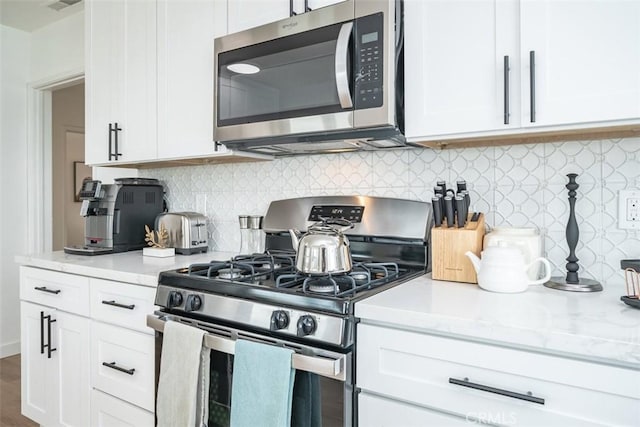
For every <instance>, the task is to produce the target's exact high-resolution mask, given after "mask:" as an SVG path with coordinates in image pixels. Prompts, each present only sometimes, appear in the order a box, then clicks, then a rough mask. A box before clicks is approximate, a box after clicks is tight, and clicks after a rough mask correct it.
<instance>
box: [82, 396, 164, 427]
mask: <svg viewBox="0 0 640 427" xmlns="http://www.w3.org/2000/svg"><path fill="white" fill-rule="evenodd" d="M91 425H92V426H93V427H114V426H118V427H153V426H154V425H155V417H154V416H153V413H151V412H148V411H145V410H144V409H142V408H138V407H137V406H134V405H132V404H130V403H127V402H125V401H123V400H120V399H116V398H115V397H113V396H109V395H108V394H105V393H102V392H100V391H98V390H92V391H91Z"/></svg>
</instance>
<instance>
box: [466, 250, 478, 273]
mask: <svg viewBox="0 0 640 427" xmlns="http://www.w3.org/2000/svg"><path fill="white" fill-rule="evenodd" d="M465 255H466V256H467V258H469V260H470V261H471V264H473V268H474V269H475V270H476V274H478V272H479V271H480V258H478V256H477V255H476V254H474V253H473V252H471V251H467V252H465Z"/></svg>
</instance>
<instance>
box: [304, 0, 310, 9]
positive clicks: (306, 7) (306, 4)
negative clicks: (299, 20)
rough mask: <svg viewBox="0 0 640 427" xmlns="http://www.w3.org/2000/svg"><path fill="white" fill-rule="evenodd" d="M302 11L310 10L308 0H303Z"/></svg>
mask: <svg viewBox="0 0 640 427" xmlns="http://www.w3.org/2000/svg"><path fill="white" fill-rule="evenodd" d="M304 11H305V12H311V8H310V7H309V0H304Z"/></svg>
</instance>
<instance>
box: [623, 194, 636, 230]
mask: <svg viewBox="0 0 640 427" xmlns="http://www.w3.org/2000/svg"><path fill="white" fill-rule="evenodd" d="M618 228H620V229H627V230H634V229H640V191H637V190H620V192H619V194H618Z"/></svg>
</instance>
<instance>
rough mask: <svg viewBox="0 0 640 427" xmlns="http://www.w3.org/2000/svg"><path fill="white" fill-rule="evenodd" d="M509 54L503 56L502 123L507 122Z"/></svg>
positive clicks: (506, 123)
mask: <svg viewBox="0 0 640 427" xmlns="http://www.w3.org/2000/svg"><path fill="white" fill-rule="evenodd" d="M509 71H510V70H509V55H505V56H504V124H505V125H508V124H509Z"/></svg>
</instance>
